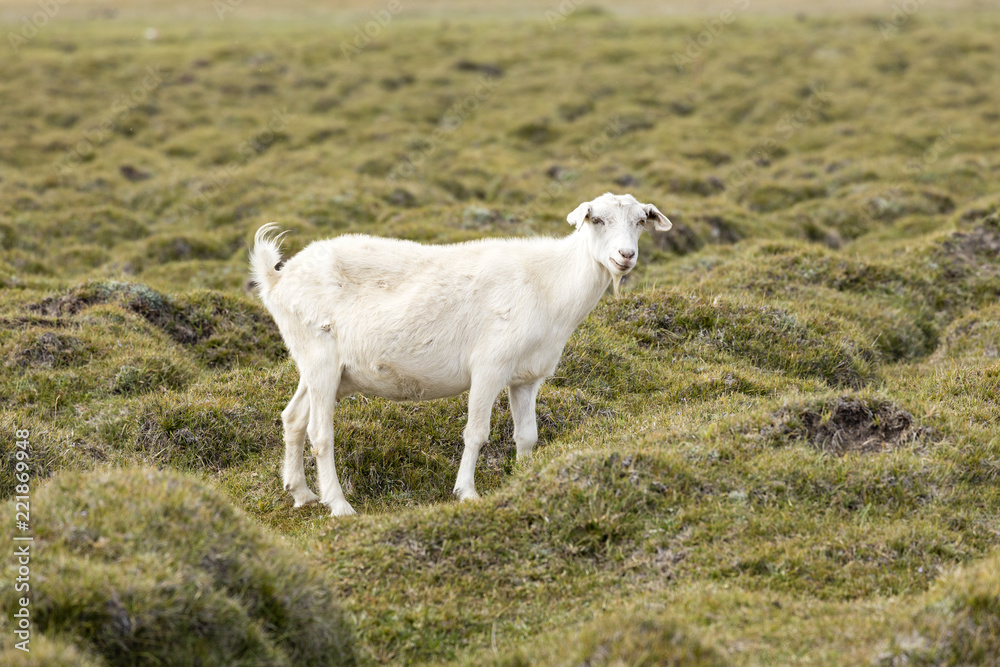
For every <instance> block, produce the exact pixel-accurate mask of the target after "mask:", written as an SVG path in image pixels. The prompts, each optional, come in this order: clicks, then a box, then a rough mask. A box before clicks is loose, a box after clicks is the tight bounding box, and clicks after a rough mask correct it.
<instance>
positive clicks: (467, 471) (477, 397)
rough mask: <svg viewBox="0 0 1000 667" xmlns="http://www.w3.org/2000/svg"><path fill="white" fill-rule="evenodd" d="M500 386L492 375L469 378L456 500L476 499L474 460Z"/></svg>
mask: <svg viewBox="0 0 1000 667" xmlns="http://www.w3.org/2000/svg"><path fill="white" fill-rule="evenodd" d="M501 389H503V384H501V383H498V382H495V381H493V379H492V378H488V377H484V378H476V377H473V378H472V387H471V388H470V389H469V419H468V421H467V422H466V424H465V432H464V433H463V438H464V440H465V448H464V449H463V450H462V463H461V464H460V465H459V466H458V478H457V479H456V480H455V495H456V496H458V499H459V500H476V499H477V498H479V494H478V493H476V460H477V459H478V458H479V449H480V447H482V446H483V444H484V443H485V442H486V440H487V439H488V438H489V437H490V413H491V412H493V403H494V402H495V401H496V400H497V394H499V393H500V390H501Z"/></svg>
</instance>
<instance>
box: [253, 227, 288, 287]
mask: <svg viewBox="0 0 1000 667" xmlns="http://www.w3.org/2000/svg"><path fill="white" fill-rule="evenodd" d="M277 230H278V224H277V223H274V222H269V223H267V224H266V225H264V226H263V227H261V228H260V229H258V230H257V234H256V235H254V237H253V250H251V251H250V273H251V274H253V279H254V282H256V283H257V294H258V295H260V297H261V298H262V299H263V298H264V297H265V296H266V295H267V294H268V293H269V292H270V291H271V290H272V289H274V286H275V285H276V284H277V283H278V278H280V276H279V275H278V271H279V270H280V269H281V264H282V260H281V237H282V236H284V235H285V234H287V233H288V232H282V233H280V234H278V235H277V236H274V232H276V231H277Z"/></svg>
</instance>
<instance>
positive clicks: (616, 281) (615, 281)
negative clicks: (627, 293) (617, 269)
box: [611, 274, 625, 299]
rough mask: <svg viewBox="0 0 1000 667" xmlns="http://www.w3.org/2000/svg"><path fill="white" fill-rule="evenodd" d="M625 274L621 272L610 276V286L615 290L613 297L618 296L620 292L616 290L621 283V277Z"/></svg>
mask: <svg viewBox="0 0 1000 667" xmlns="http://www.w3.org/2000/svg"><path fill="white" fill-rule="evenodd" d="M624 277H625V276H624V275H623V274H615V275H613V276H611V287H612V289H614V291H615V298H616V299H617V298H619V297H620V296H621V293H620V292H619V291H618V287H619V286H620V285H621V284H622V278H624Z"/></svg>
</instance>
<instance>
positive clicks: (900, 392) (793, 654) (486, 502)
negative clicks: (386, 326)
mask: <svg viewBox="0 0 1000 667" xmlns="http://www.w3.org/2000/svg"><path fill="white" fill-rule="evenodd" d="M223 4H224V5H225V7H227V8H229V9H232V10H233V11H231V12H225V13H224V15H223V17H222V18H223V19H224V20H219V19H218V18H217V17H216V16H215V15H214V13H212V12H208V10H206V9H205V7H204V6H203V7H201V9H200V11H201V12H202V18H201V19H200V20H191V19H189V18H187V17H186V15H185V13H184V12H183V11H179V10H178V12H177V14H176V15H169V16H165V17H164V16H160V17H159V18H158V20H157V21H156V22H155V24H153V23H150V22H149V21H145V20H142V19H137V18H133V17H132V15H131V14H130V12H132V13H136V12H138V13H141V9H142V7H141V3H138V4H136V3H133V4H129V3H124V4H123V7H124V9H123V10H122V11H123V16H124V18H123V17H118V18H114V17H113V16H111V15H110V14H107V13H100V12H98V11H97V10H96V9H95V10H93V11H91V8H90V7H86V8H84V7H83V6H81V7H73V6H72V4H67V6H66V14H65V15H60V14H58V13H57V14H56V15H54V16H52V17H50V18H48V19H47V20H46V21H45V23H44V24H41V22H40V21H36V22H35V23H32V20H33V19H28V22H29V23H30V24H31V25H32V26H33V27H34V28H35V30H34V32H33V33H32V31H31V30H30V29H28V28H27V27H26V25H27V24H25V23H24V22H23V21H21V20H20V18H19V16H20V14H17V11H19V10H17V9H16V8H15V9H12V7H16V5H15V4H13V3H6V2H5V3H2V7H3V9H4V12H5V13H4V16H5V17H8V23H6V24H4V27H5V30H4V33H5V35H6V36H7V37H6V38H7V44H5V45H4V48H6V49H7V51H5V53H4V56H3V59H2V60H0V99H3V100H4V104H3V107H2V110H0V241H2V242H0V284H2V288H3V290H2V298H0V359H2V363H3V373H2V374H0V395H2V396H3V397H4V400H3V403H2V407H0V447H2V451H3V453H4V455H3V459H2V468H0V492H2V495H3V497H5V498H9V499H10V500H7V501H5V503H4V509H3V511H2V518H0V521H2V523H0V535H2V538H3V539H2V541H3V543H5V544H8V545H13V544H14V542H12V537H13V536H14V535H18V534H21V532H19V531H18V530H17V528H16V524H15V514H16V509H17V508H16V507H15V503H14V501H13V498H12V496H14V495H17V494H20V493H21V491H18V490H17V483H18V479H17V476H16V475H17V474H18V468H17V464H18V448H17V445H16V442H17V440H19V439H21V438H22V435H21V434H22V433H23V432H24V431H27V432H29V433H30V435H29V437H28V438H27V440H28V441H29V442H30V446H29V449H30V460H29V461H28V462H27V463H28V467H29V468H30V478H31V481H30V494H29V495H30V496H31V503H32V504H31V520H30V524H31V533H32V534H33V535H34V536H35V542H34V543H33V549H35V551H34V555H33V559H32V563H31V581H30V583H31V593H30V594H31V604H30V609H31V613H32V616H31V620H32V623H33V625H32V631H33V634H32V639H31V641H32V643H31V648H32V652H31V653H30V654H25V653H23V652H22V651H19V650H17V649H16V648H15V647H14V641H15V640H14V639H13V638H14V637H15V635H14V630H15V629H16V619H14V618H13V614H14V613H15V611H16V610H17V609H18V608H19V603H18V599H19V597H20V596H21V595H22V593H17V592H15V590H14V588H13V587H12V586H9V585H5V586H4V588H3V589H2V591H0V606H2V607H3V609H4V615H3V620H2V621H0V632H2V635H3V637H4V644H3V645H2V647H0V649H2V650H3V652H2V653H0V662H4V664H66V665H77V664H93V665H102V664H132V663H133V662H134V661H138V660H146V661H160V662H162V663H164V664H185V663H187V664H190V660H191V657H192V656H195V657H198V658H200V659H201V660H203V661H204V664H213V663H214V662H220V663H226V664H291V663H304V664H326V663H335V662H342V663H359V664H363V665H371V664H382V663H395V664H411V663H421V664H468V665H482V664H496V665H507V666H513V665H549V664H567V665H619V664H620V665H624V664H628V665H654V664H657V665H658V664H670V665H730V664H733V665H773V664H793V663H794V664H812V665H855V664H880V665H924V664H926V665H931V664H996V663H997V661H1000V550H998V549H997V545H998V541H1000V518H998V517H1000V512H998V510H1000V486H998V479H1000V436H998V433H1000V429H998V418H1000V406H998V403H997V401H998V393H1000V302H998V296H1000V192H998V188H997V182H998V179H1000V134H998V133H997V132H996V127H997V122H998V120H1000V74H998V72H997V69H996V67H995V65H996V62H997V58H998V56H1000V46H998V45H997V41H996V35H997V34H998V31H1000V11H997V10H993V9H991V10H988V11H975V10H973V9H970V8H969V6H971V3H969V5H968V6H967V5H963V6H965V7H966V8H965V9H964V10H963V11H952V12H949V13H935V8H934V7H933V6H932V5H931V3H926V4H924V3H921V2H915V3H912V7H914V8H915V10H914V11H907V10H906V9H900V7H903V4H900V5H899V6H898V7H896V8H895V9H894V7H893V6H892V5H889V4H888V3H887V4H886V5H885V6H880V7H879V8H877V9H872V10H870V13H868V14H858V13H841V14H836V15H833V14H826V15H813V14H808V15H807V14H797V13H796V12H794V11H764V9H766V8H762V6H759V5H754V6H753V7H750V5H749V3H746V2H740V1H735V0H734V2H732V3H729V4H728V5H726V4H723V5H719V9H718V11H715V9H714V7H715V6H714V5H713V9H712V10H711V12H706V13H705V14H704V15H703V16H700V17H676V16H675V17H671V16H650V17H644V16H641V15H639V12H640V10H641V9H642V3H633V4H632V5H629V4H626V5H623V7H624V8H625V9H624V10H623V11H622V13H621V14H615V13H612V12H611V11H609V10H605V9H601V8H599V7H597V6H594V5H578V4H577V3H567V4H565V5H564V6H563V9H560V7H559V5H557V4H555V5H553V6H552V7H550V8H539V7H537V6H536V9H535V11H533V12H528V11H526V10H524V9H523V8H522V9H521V10H518V11H513V10H512V16H511V17H509V18H497V17H495V16H491V17H490V18H488V19H487V18H477V17H476V16H475V15H474V14H475V13H474V12H472V10H471V9H470V7H473V6H479V7H481V5H476V3H458V4H459V5H462V4H465V5H469V7H466V8H465V9H467V10H469V11H468V12H465V13H463V12H459V13H458V14H457V16H458V18H447V19H446V18H443V16H444V15H446V14H447V12H445V11H444V10H440V11H441V12H442V15H440V16H436V15H434V13H433V12H429V11H428V12H423V13H415V14H413V15H409V14H407V11H406V9H405V7H406V3H403V5H402V6H403V7H404V9H403V10H402V11H400V12H399V13H398V14H393V13H391V11H390V9H389V8H390V7H391V6H393V5H392V3H387V4H382V5H378V6H373V7H371V8H370V10H365V11H362V12H361V14H360V15H359V17H358V18H357V19H355V18H352V17H353V16H354V15H351V14H348V15H343V16H341V17H340V18H338V19H336V20H333V19H330V20H325V19H311V20H305V19H303V18H302V17H301V16H300V17H298V18H296V17H295V16H283V17H281V18H280V19H279V18H274V17H273V16H272V17H271V18H264V17H262V16H260V15H259V8H258V9H255V8H253V7H251V5H250V3H247V4H246V5H241V4H238V3H235V2H228V3H226V2H224V3H223ZM514 4H517V3H514ZM763 4H764V5H767V6H772V5H773V7H775V8H785V7H786V6H790V4H791V3H788V2H786V3H783V4H782V3H780V2H779V3H763ZM904 4H905V3H904ZM137 7H138V9H137ZM350 7H352V8H354V9H357V8H356V7H355V6H354V4H351V5H350ZM359 7H360V5H359ZM435 7H437V5H435ZM906 7H911V5H906ZM29 9H30V7H29ZM362 9H363V8H362ZM383 10H384V11H385V12H387V13H386V14H384V15H382V16H389V17H390V18H389V19H386V20H385V21H383V23H384V25H381V24H374V25H375V27H372V25H373V24H371V23H370V22H371V21H374V20H375V19H373V18H372V16H371V15H370V14H366V12H367V11H375V12H376V14H378V12H382V11H383ZM26 11H27V10H26ZM35 11H37V6H36V7H35ZM60 11H62V10H60ZM358 11H361V10H360V9H358ZM74 12H76V13H74ZM88 12H89V13H88ZM723 12H728V13H723ZM466 14H468V15H466ZM206 15H207V16H208V18H205V16H206ZM29 16H30V14H29ZM36 24H37V25H36ZM28 33H31V34H30V35H29V34H28ZM376 33H377V34H376ZM11 35H14V37H13V38H12V37H11ZM609 190H610V191H614V192H631V193H632V194H634V195H635V196H636V197H637V198H638V199H639V200H640V201H648V202H652V203H654V204H656V205H657V206H658V207H659V209H660V210H662V211H663V212H664V213H665V214H667V215H668V216H669V217H670V218H671V220H673V222H674V229H673V230H672V231H670V232H667V233H665V234H657V235H655V236H645V237H644V238H643V239H642V241H641V244H640V257H639V267H638V269H637V270H636V271H635V272H634V273H633V274H632V275H631V276H630V277H629V280H628V281H627V283H626V285H625V289H624V293H623V295H622V296H621V298H619V299H614V298H613V297H612V296H611V295H610V294H609V295H608V296H607V297H605V299H604V300H603V301H602V303H601V304H600V305H599V306H598V307H597V309H596V310H595V311H594V312H593V313H592V314H591V316H590V317H589V318H588V319H587V320H586V321H585V322H584V324H583V325H582V326H581V327H580V329H579V330H578V331H577V333H576V334H575V335H574V336H573V338H572V339H571V340H570V342H569V345H568V346H567V349H566V351H565V353H564V356H563V360H562V362H561V364H560V367H559V369H558V370H557V373H556V376H555V377H554V378H552V379H551V380H550V381H549V382H547V383H546V384H545V385H544V386H543V388H542V390H541V393H540V396H539V408H538V415H539V429H540V435H541V438H540V443H539V446H538V447H537V448H536V450H535V451H536V454H535V457H534V459H533V461H532V462H531V463H530V464H516V463H515V461H514V458H515V457H514V445H513V441H512V423H511V418H510V413H509V410H508V407H507V403H506V399H505V398H501V399H500V401H499V403H498V405H497V408H496V411H495V413H494V419H493V427H492V428H493V431H492V435H491V439H490V442H489V443H488V445H487V446H486V447H484V450H483V452H482V455H481V458H480V465H479V467H478V470H477V473H478V476H477V488H478V489H479V491H480V493H482V494H483V498H482V499H481V500H480V501H478V502H475V503H463V504H461V505H460V504H458V503H456V502H455V501H454V500H452V499H451V497H450V490H451V488H452V483H453V481H454V476H455V474H456V471H457V467H458V461H459V457H460V454H461V445H462V439H461V430H462V428H463V426H464V413H465V406H464V398H463V397H459V398H455V399H452V400H445V401H437V402H432V403H421V404H395V403H390V402H387V401H383V400H380V399H371V398H365V397H353V398H350V399H347V400H345V401H343V402H342V403H341V405H340V408H339V410H338V413H337V418H336V431H337V438H338V440H337V455H336V458H337V464H338V471H339V473H340V475H341V479H342V481H343V484H344V487H345V491H346V492H347V498H348V500H349V501H350V502H351V503H352V504H353V506H354V507H355V508H356V509H357V510H358V511H359V512H361V513H362V515H361V516H358V517H352V518H349V519H336V520H335V519H331V518H330V517H328V516H327V515H326V512H324V511H323V509H322V508H320V507H315V506H313V507H308V508H302V509H293V508H292V506H291V504H292V503H291V499H290V497H288V495H287V494H286V493H285V492H284V491H283V490H282V488H281V481H280V463H281V458H282V440H281V423H280V417H279V412H280V410H281V409H282V408H283V407H284V404H285V403H286V402H287V401H288V399H289V398H290V396H291V394H292V392H293V391H294V388H295V386H296V382H297V373H296V371H295V368H294V366H293V365H292V364H291V362H290V361H289V360H288V358H287V355H286V353H285V350H284V347H283V345H282V342H281V339H280V336H279V335H278V333H277V330H276V328H275V327H274V325H273V323H272V322H271V320H270V317H269V315H268V314H267V312H266V311H265V310H264V309H263V307H262V306H261V305H260V304H259V303H258V302H257V301H256V300H255V299H254V298H253V297H252V295H251V294H250V291H249V286H248V267H247V249H248V245H247V244H248V242H249V241H250V240H251V238H252V234H253V232H254V231H255V230H256V229H257V227H259V226H260V225H261V224H263V223H265V222H268V221H272V220H273V221H278V222H279V223H280V224H281V225H282V226H283V227H285V228H286V229H289V230H291V233H290V234H289V236H288V237H287V239H288V240H287V244H286V247H287V248H288V249H289V250H290V251H291V252H295V251H297V250H299V249H301V248H302V247H304V246H305V245H306V244H308V243H309V242H311V241H313V240H315V239H320V238H325V237H329V236H333V235H336V234H341V233H346V232H365V233H373V234H379V235H386V236H392V237H398V238H407V239H415V240H419V241H423V242H430V243H444V242H454V241H463V240H469V239H476V238H482V237H486V236H531V235H564V234H567V233H569V232H570V231H571V229H570V227H569V225H567V224H566V222H565V216H566V214H567V213H568V212H569V211H571V210H572V209H573V208H575V207H576V206H577V204H579V203H580V202H581V201H585V200H589V199H592V198H594V197H596V196H597V195H599V194H601V193H603V192H605V191H609ZM22 463H23V462H22ZM307 469H308V470H309V474H310V480H311V485H312V486H313V488H315V471H314V466H312V465H311V461H310V460H308V459H307ZM10 550H11V553H10V554H9V555H5V556H4V558H5V559H6V562H7V563H8V570H6V572H8V573H9V574H11V575H12V576H11V577H10V580H11V581H12V580H13V578H14V577H13V575H14V574H16V572H17V571H16V568H15V566H14V565H13V563H14V562H15V561H14V556H13V552H14V547H13V546H11V547H10ZM5 580H7V579H5Z"/></svg>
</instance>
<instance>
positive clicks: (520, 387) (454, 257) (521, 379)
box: [250, 193, 670, 515]
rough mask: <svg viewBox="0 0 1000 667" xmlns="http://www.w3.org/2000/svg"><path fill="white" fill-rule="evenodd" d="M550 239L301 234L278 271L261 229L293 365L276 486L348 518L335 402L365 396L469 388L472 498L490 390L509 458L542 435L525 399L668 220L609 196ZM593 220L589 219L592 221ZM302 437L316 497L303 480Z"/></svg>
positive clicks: (256, 259) (267, 286)
mask: <svg viewBox="0 0 1000 667" xmlns="http://www.w3.org/2000/svg"><path fill="white" fill-rule="evenodd" d="M567 220H568V221H569V222H570V223H571V224H573V225H574V226H576V232H575V233H573V234H571V235H570V236H568V237H565V238H560V239H552V238H534V239H507V240H496V239H489V240H483V241H474V242H471V243H460V244H455V245H441V246H424V245H420V244H418V243H413V242H410V241H399V240H392V239H383V238H374V237H371V236H361V235H348V236H341V237H338V238H335V239H330V240H327V241H317V242H315V243H312V244H310V245H309V246H308V247H307V248H305V249H304V250H303V251H302V252H300V253H299V254H297V255H296V256H294V257H292V258H291V259H289V260H288V261H287V262H286V263H284V265H282V266H281V268H280V269H276V268H275V267H276V265H277V264H278V263H279V262H280V261H281V254H280V251H279V246H278V242H277V239H275V238H273V237H272V234H273V232H274V231H275V230H276V228H277V225H275V224H274V223H271V224H268V225H264V226H263V227H261V228H260V229H259V230H258V231H257V235H256V237H255V239H254V241H255V243H254V248H253V251H252V252H251V258H250V262H251V266H252V272H253V276H254V279H255V280H256V282H257V289H258V294H259V295H260V298H261V300H263V302H264V305H265V306H267V309H268V310H269V311H270V312H271V314H272V315H273V316H274V320H275V322H277V324H278V329H279V330H280V331H281V335H282V337H283V338H284V340H285V343H286V344H287V345H288V349H289V352H290V353H291V356H292V359H293V360H294V361H295V364H296V366H297V367H298V369H299V374H300V380H299V387H298V390H297V391H296V392H295V395H294V397H293V398H292V400H291V402H290V403H289V404H288V407H286V408H285V410H284V411H283V412H282V413H281V416H282V420H283V422H284V427H285V465H284V473H283V478H284V485H285V489H286V490H287V491H289V492H291V494H292V496H293V497H294V499H295V505H296V506H299V505H303V504H306V503H310V502H314V501H316V500H320V501H321V502H323V503H324V504H326V505H327V506H329V507H330V509H331V511H332V513H333V514H334V515H343V514H353V513H354V510H353V509H352V508H351V506H350V505H349V504H348V503H347V500H345V498H344V492H343V490H342V489H341V486H340V482H339V480H338V479H337V469H336V466H335V464H334V460H333V409H334V407H335V405H336V403H337V401H338V400H339V399H341V398H343V397H345V396H348V395H350V394H354V393H363V394H369V395H376V396H384V397H386V398H389V399H392V400H397V401H416V400H428V399H434V398H444V397H447V396H455V395H458V394H461V393H462V392H464V391H466V390H468V391H469V416H468V421H467V423H466V427H465V431H464V440H465V449H464V451H463V453H462V462H461V465H460V466H459V470H458V478H457V480H456V482H455V494H456V495H457V496H458V497H459V498H460V499H462V500H468V499H473V498H478V497H479V496H478V494H477V493H476V488H475V482H474V473H475V466H476V459H477V458H478V456H479V448H480V447H481V446H482V445H483V444H484V443H485V442H486V439H487V437H488V435H489V431H490V413H491V412H492V409H493V403H494V402H495V400H496V397H497V395H498V394H499V393H500V391H502V390H503V389H504V387H508V388H509V392H510V404H511V412H512V413H513V418H514V441H515V442H516V444H517V455H518V458H523V457H526V456H529V455H530V454H531V450H532V447H533V446H534V445H535V442H536V441H537V439H538V431H537V427H536V423H535V396H536V394H537V393H538V387H539V385H541V383H542V381H543V380H544V379H545V378H546V377H548V376H549V375H551V374H552V372H553V371H554V370H555V367H556V364H557V363H558V362H559V357H560V355H561V354H562V350H563V347H564V346H565V344H566V341H567V340H568V339H569V337H570V335H571V334H572V333H573V330H574V329H576V327H577V325H578V324H579V323H580V322H581V321H582V320H583V319H584V318H585V317H586V316H587V314H588V313H589V312H590V311H591V310H592V309H593V307H594V306H595V305H597V302H598V300H600V298H601V295H602V294H604V292H605V291H606V290H607V287H608V283H609V282H610V281H611V280H612V279H614V281H615V287H616V289H617V283H618V281H619V280H620V279H621V277H622V276H624V275H625V274H626V273H628V272H629V271H631V270H632V268H633V267H634V266H635V262H636V259H637V257H638V245H637V244H638V238H639V234H640V233H641V232H642V230H643V228H644V227H648V226H650V225H652V226H655V227H656V228H657V229H661V230H666V229H670V221H669V220H667V218H666V216H664V215H663V214H662V213H660V212H659V211H658V210H656V207H654V206H652V205H651V204H640V203H639V202H637V201H636V200H635V198H633V197H632V196H631V195H621V196H616V195H612V194H610V193H609V194H605V195H602V196H601V197H598V198H597V199H595V200H594V201H592V202H587V203H584V204H581V205H580V206H579V207H578V208H577V209H576V210H575V211H573V212H572V213H570V214H569V216H567ZM588 223H589V224H588ZM307 433H308V435H309V440H310V442H311V443H312V447H313V451H314V452H315V454H316V462H317V468H318V471H319V487H320V496H319V497H317V496H316V495H315V494H314V493H313V492H312V491H310V490H309V488H308V487H307V486H306V480H305V474H304V468H303V460H302V452H303V446H304V443H305V436H306V434H307Z"/></svg>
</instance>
